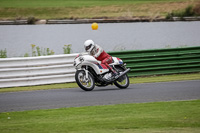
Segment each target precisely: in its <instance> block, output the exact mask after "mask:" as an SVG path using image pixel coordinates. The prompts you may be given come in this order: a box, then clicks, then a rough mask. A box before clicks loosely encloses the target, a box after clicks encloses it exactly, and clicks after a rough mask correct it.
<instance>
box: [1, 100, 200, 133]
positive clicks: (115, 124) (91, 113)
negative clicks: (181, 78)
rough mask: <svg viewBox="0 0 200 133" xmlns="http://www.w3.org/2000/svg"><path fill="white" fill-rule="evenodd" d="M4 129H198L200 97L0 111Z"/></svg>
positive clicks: (183, 132) (124, 132) (109, 132)
mask: <svg viewBox="0 0 200 133" xmlns="http://www.w3.org/2000/svg"><path fill="white" fill-rule="evenodd" d="M0 131H1V133H57V132H58V133H157V132H158V133H161V132H162V133H199V132H200V100H193V101H174V102H154V103H138V104H120V105H109V106H89V107H75V108H61V109H49V110H34V111H23V112H9V113H0Z"/></svg>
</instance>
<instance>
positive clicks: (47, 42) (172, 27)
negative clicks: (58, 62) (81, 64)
mask: <svg viewBox="0 0 200 133" xmlns="http://www.w3.org/2000/svg"><path fill="white" fill-rule="evenodd" d="M87 39H93V40H94V41H95V43H97V44H99V45H100V46H102V47H103V48H104V49H105V50H106V51H119V50H135V49H156V48H169V47H171V48H176V47H185V46H200V22H199V21H196V22H153V23H108V24H101V23H99V29H98V30H96V31H95V30H92V29H91V24H65V25H7V26H5V25H4V26H0V50H3V49H5V48H6V50H7V55H8V57H19V56H24V54H25V53H29V55H31V44H35V45H36V46H39V47H42V48H50V49H51V50H53V51H54V52H55V54H63V53H64V52H63V47H64V45H66V44H72V52H73V53H77V52H82V51H84V49H83V43H84V41H85V40H87Z"/></svg>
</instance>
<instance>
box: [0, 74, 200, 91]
mask: <svg viewBox="0 0 200 133" xmlns="http://www.w3.org/2000/svg"><path fill="white" fill-rule="evenodd" d="M180 80H200V73H190V74H174V75H162V76H150V77H132V78H130V83H131V84H138V83H153V82H170V81H180ZM76 87H78V85H77V84H76V83H64V84H52V85H40V86H28V87H13V88H0V93H3V92H16V91H33V90H47V89H61V88H76Z"/></svg>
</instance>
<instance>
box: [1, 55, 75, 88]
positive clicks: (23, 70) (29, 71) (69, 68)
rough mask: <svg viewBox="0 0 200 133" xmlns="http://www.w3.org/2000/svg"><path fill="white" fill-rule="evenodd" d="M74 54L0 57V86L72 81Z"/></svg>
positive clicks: (73, 79)
mask: <svg viewBox="0 0 200 133" xmlns="http://www.w3.org/2000/svg"><path fill="white" fill-rule="evenodd" d="M76 56H77V54H66V55H51V56H40V57H22V58H2V59H1V58H0V88H5V87H16V86H32V85H43V84H54V83H66V82H74V81H75V78H74V75H75V68H74V66H73V62H74V58H75V57H76Z"/></svg>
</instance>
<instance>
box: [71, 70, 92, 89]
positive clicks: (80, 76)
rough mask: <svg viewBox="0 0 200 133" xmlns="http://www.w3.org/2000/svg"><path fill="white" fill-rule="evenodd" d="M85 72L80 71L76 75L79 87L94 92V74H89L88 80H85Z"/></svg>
mask: <svg viewBox="0 0 200 133" xmlns="http://www.w3.org/2000/svg"><path fill="white" fill-rule="evenodd" d="M85 76H86V74H85V71H83V70H78V71H76V74H75V80H76V83H77V84H78V86H79V87H80V88H81V89H83V90H84V91H92V90H93V89H94V87H95V81H94V77H93V76H92V74H90V73H88V80H87V81H86V79H85Z"/></svg>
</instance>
